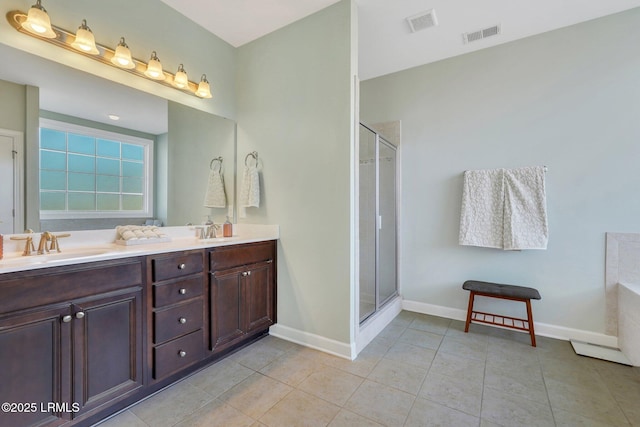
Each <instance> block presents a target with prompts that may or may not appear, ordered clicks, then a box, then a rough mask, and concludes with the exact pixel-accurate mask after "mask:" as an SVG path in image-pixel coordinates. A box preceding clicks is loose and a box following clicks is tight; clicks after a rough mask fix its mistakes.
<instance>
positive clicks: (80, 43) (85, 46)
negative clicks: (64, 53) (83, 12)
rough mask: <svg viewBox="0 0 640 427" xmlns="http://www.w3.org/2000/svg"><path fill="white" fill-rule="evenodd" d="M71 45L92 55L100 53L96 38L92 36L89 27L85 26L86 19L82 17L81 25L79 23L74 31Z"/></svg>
mask: <svg viewBox="0 0 640 427" xmlns="http://www.w3.org/2000/svg"><path fill="white" fill-rule="evenodd" d="M71 46H73V47H74V48H75V49H78V50H79V51H81V52H85V53H90V54H92V55H97V54H98V53H100V52H98V48H97V47H96V39H95V37H93V33H92V32H91V29H90V28H89V27H88V26H87V21H85V20H84V19H83V20H82V25H80V27H79V28H78V31H77V32H76V39H75V40H74V41H73V43H71Z"/></svg>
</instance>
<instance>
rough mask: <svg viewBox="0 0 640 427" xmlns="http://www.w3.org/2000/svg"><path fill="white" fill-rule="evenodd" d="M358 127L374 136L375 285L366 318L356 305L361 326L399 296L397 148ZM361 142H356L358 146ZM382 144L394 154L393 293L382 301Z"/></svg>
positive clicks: (373, 131) (367, 128)
mask: <svg viewBox="0 0 640 427" xmlns="http://www.w3.org/2000/svg"><path fill="white" fill-rule="evenodd" d="M360 126H361V127H363V128H365V129H366V130H368V131H369V132H371V133H373V134H374V135H375V159H374V160H375V162H374V164H375V214H374V215H375V239H374V245H375V274H374V276H375V285H374V300H375V304H374V305H375V308H374V310H373V311H372V312H371V313H369V314H367V315H366V317H364V318H363V317H362V313H360V306H361V304H360V303H358V324H359V325H360V326H362V325H363V324H364V323H365V322H367V320H369V319H371V318H372V317H373V316H375V314H376V313H378V312H379V311H380V310H381V309H382V308H383V307H384V306H385V305H386V304H387V303H388V302H390V301H392V300H393V299H394V298H395V297H397V296H398V295H399V289H398V288H399V283H398V147H397V146H395V145H394V144H393V143H391V142H389V141H388V140H387V139H386V138H384V137H383V136H382V135H380V134H379V133H378V132H377V131H375V130H374V129H372V128H370V127H369V126H367V125H365V124H364V123H360ZM360 143H361V141H359V142H358V144H360ZM381 144H383V145H385V146H386V147H387V148H389V149H391V150H393V152H394V186H393V190H394V194H393V207H394V209H393V210H394V215H395V221H394V236H395V239H394V253H395V259H394V262H395V277H394V279H395V292H393V293H392V294H391V295H389V296H387V297H386V298H385V299H384V300H383V301H381V300H380V230H381V216H380V145H381ZM358 160H359V161H358V166H360V160H361V159H359V158H358ZM360 185H361V181H360V171H359V170H358V198H359V197H360ZM360 215H361V212H360V211H358V222H359V221H360ZM360 261H361V260H360V249H358V266H359V267H358V301H359V300H360V290H361V287H360V285H361V284H360V276H361V274H360V264H361V262H360Z"/></svg>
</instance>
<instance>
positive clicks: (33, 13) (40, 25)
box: [21, 0, 57, 39]
mask: <svg viewBox="0 0 640 427" xmlns="http://www.w3.org/2000/svg"><path fill="white" fill-rule="evenodd" d="M21 26H22V28H24V29H25V30H27V31H28V32H30V33H32V34H36V35H38V36H40V37H45V38H48V39H54V38H56V37H57V35H56V33H55V31H53V29H52V28H51V19H49V15H48V14H47V11H46V10H45V8H44V7H42V4H41V0H37V1H36V4H34V5H33V6H31V9H29V12H28V13H27V19H26V20H25V21H24V22H23V23H22V24H21Z"/></svg>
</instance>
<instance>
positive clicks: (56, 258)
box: [0, 248, 113, 268]
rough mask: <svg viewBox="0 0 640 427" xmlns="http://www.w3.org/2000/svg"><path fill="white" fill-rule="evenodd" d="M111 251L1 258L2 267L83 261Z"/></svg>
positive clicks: (97, 250)
mask: <svg viewBox="0 0 640 427" xmlns="http://www.w3.org/2000/svg"><path fill="white" fill-rule="evenodd" d="M109 252H113V250H112V249H107V248H92V249H84V250H76V251H73V252H60V253H49V254H45V255H29V256H17V257H11V258H5V259H3V260H0V268H2V267H3V266H6V267H9V266H19V265H34V264H49V263H54V262H63V261H65V262H67V261H82V260H88V259H92V258H97V257H100V256H102V255H105V254H107V253H109Z"/></svg>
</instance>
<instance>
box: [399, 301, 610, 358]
mask: <svg viewBox="0 0 640 427" xmlns="http://www.w3.org/2000/svg"><path fill="white" fill-rule="evenodd" d="M402 308H403V309H404V310H407V311H414V312H416V313H423V314H430V315H433V316H439V317H446V318H447V319H454V320H462V321H465V320H466V319H467V311H466V310H460V309H459V308H450V307H443V306H439V305H433V304H427V303H423V302H418V301H408V300H404V301H403V302H402ZM533 326H534V328H535V332H536V335H540V336H543V337H549V338H556V339H560V340H565V341H571V340H575V341H582V342H586V343H591V344H597V345H602V346H606V347H614V348H617V347H618V337H614V336H611V335H605V334H601V333H598V332H591V331H584V330H581V329H573V328H566V327H564V326H557V325H549V324H547V323H539V322H533Z"/></svg>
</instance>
